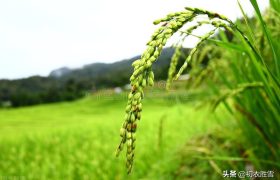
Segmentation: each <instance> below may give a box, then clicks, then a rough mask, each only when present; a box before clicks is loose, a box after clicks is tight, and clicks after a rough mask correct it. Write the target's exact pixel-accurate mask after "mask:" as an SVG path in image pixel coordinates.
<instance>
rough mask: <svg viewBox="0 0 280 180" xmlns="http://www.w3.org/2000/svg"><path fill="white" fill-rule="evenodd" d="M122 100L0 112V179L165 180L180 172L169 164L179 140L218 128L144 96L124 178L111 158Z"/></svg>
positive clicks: (190, 110)
mask: <svg viewBox="0 0 280 180" xmlns="http://www.w3.org/2000/svg"><path fill="white" fill-rule="evenodd" d="M125 97H126V94H120V95H106V94H105V95H104V94H103V95H92V96H88V97H87V98H84V99H82V100H79V101H76V102H71V103H57V104H50V105H40V106H33V107H24V108H18V109H2V110H0V129H1V130H0V179H1V178H2V179H3V178H6V179H7V178H13V177H16V178H24V179H97V178H98V179H169V178H171V177H170V174H172V172H173V171H175V170H176V169H178V168H179V166H180V162H177V161H174V160H172V161H171V159H172V158H173V157H175V156H176V154H177V153H179V149H180V148H181V147H183V145H184V144H185V143H186V141H189V140H191V139H192V137H194V136H197V135H203V134H204V133H205V132H206V131H208V130H210V129H213V128H215V127H217V126H218V124H219V123H218V122H217V121H216V119H217V117H216V116H215V115H213V114H211V113H210V112H209V111H208V110H206V109H200V110H199V111H196V110H195V109H194V102H193V101H192V102H187V103H186V102H185V103H180V100H179V99H177V100H175V99H170V98H163V97H158V98H155V96H153V98H149V95H148V96H147V97H146V99H145V100H144V102H143V103H144V104H145V108H144V110H143V119H142V120H141V121H142V122H141V124H140V125H139V128H138V130H139V131H138V137H137V139H138V141H137V146H138V147H139V148H137V149H136V157H135V166H134V170H133V173H132V174H131V175H127V174H126V170H125V164H124V158H125V153H122V155H121V157H120V158H115V156H114V152H115V149H116V146H117V144H118V140H119V136H118V134H119V125H120V123H121V122H122V119H121V118H119V117H122V116H123V114H124V112H123V108H124V107H125V103H126V98H125ZM223 119H226V118H223ZM171 162H172V163H171ZM190 168H191V167H190ZM166 172H170V173H166Z"/></svg>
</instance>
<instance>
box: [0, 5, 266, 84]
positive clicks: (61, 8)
mask: <svg viewBox="0 0 280 180" xmlns="http://www.w3.org/2000/svg"><path fill="white" fill-rule="evenodd" d="M241 2H242V5H243V8H244V9H245V11H246V12H248V14H249V15H252V14H253V9H252V7H251V6H250V3H249V0H241ZM258 2H259V6H260V7H261V9H265V7H267V6H268V0H259V1H258ZM186 6H188V7H199V8H204V9H207V10H211V11H215V12H218V13H221V14H224V15H226V16H227V17H229V18H230V19H232V20H234V19H236V17H241V16H242V14H241V12H240V10H239V7H238V5H237V1H236V0H141V1H136V0H134V1H133V0H117V1H116V0H79V1H77V0H76V1H74V0H44V1H43V0H24V1H23V0H0V79H3V78H6V79H17V78H24V77H28V76H32V75H41V76H47V75H48V74H49V73H50V71H52V70H54V69H57V68H60V67H64V66H67V67H70V68H77V67H81V66H83V65H85V64H90V63H94V62H104V63H110V62H114V61H119V60H123V59H127V58H131V57H133V56H135V55H139V54H141V53H142V52H143V51H144V50H145V44H146V43H147V41H148V40H149V38H150V36H151V34H152V33H153V31H154V30H155V29H156V27H157V26H154V25H153V23H152V22H153V21H154V20H156V19H158V18H161V17H164V16H165V15H166V14H168V13H170V12H176V11H180V10H183V9H184V7H186ZM194 43H195V41H194V40H192V39H191V40H189V41H188V42H187V43H186V44H185V45H186V46H188V47H191V46H193V45H194ZM168 45H170V43H169V44H168Z"/></svg>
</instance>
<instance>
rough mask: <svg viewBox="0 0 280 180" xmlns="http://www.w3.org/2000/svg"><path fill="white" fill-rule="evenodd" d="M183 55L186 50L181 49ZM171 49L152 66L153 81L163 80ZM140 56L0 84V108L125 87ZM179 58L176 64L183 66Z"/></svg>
mask: <svg viewBox="0 0 280 180" xmlns="http://www.w3.org/2000/svg"><path fill="white" fill-rule="evenodd" d="M182 51H185V52H186V53H187V51H188V50H187V49H182ZM173 53H174V49H173V48H166V49H164V50H163V52H162V54H161V56H160V57H159V60H158V61H157V62H156V63H155V64H154V66H153V69H154V72H155V78H156V80H160V79H166V77H167V72H168V67H169V63H170V59H171V57H172V55H173ZM139 58H140V56H136V57H134V58H131V59H128V60H123V61H119V62H115V63H111V64H105V63H94V64H90V65H86V66H84V67H82V68H80V69H68V68H61V69H57V70H54V71H52V72H51V73H50V75H49V76H48V77H41V76H33V77H29V78H25V79H18V80H0V106H12V107H19V106H26V105H34V104H42V103H51V102H59V101H71V100H75V99H77V98H80V97H83V96H84V95H85V94H86V93H88V92H93V91H95V90H98V89H102V88H112V87H117V86H120V87H121V86H124V85H126V84H128V83H129V77H130V75H131V73H132V70H133V69H132V67H131V64H132V62H133V61H134V60H136V59H139ZM183 58H184V57H182V58H181V61H180V64H182V62H183Z"/></svg>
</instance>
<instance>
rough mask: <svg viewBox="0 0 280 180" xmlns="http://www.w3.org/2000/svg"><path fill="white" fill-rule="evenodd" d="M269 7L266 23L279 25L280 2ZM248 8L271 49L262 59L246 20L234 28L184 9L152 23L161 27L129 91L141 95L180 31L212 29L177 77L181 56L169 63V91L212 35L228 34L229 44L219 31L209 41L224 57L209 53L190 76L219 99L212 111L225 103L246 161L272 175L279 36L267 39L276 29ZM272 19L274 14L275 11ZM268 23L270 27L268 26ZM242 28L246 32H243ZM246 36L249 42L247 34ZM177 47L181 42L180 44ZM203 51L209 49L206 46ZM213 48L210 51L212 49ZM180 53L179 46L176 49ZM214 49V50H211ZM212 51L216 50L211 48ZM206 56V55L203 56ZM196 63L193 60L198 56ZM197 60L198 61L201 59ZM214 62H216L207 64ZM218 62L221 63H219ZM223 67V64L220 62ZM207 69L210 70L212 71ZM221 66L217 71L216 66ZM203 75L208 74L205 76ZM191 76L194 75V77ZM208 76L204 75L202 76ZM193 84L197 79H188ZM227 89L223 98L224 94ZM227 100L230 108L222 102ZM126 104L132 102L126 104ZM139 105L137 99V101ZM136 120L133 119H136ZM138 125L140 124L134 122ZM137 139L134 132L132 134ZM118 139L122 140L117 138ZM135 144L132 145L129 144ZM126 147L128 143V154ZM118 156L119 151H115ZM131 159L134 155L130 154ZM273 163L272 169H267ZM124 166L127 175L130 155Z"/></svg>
mask: <svg viewBox="0 0 280 180" xmlns="http://www.w3.org/2000/svg"><path fill="white" fill-rule="evenodd" d="M271 3H272V6H273V7H274V8H275V7H276V8H275V9H276V15H275V16H273V17H270V19H271V18H272V19H273V18H274V19H273V20H272V22H278V21H279V12H277V7H279V4H280V2H276V1H271ZM251 4H252V6H253V7H254V9H255V12H256V16H257V20H256V22H258V23H259V24H258V27H259V28H257V29H256V30H258V31H261V32H262V33H263V37H262V38H263V39H262V40H261V41H263V42H264V43H266V44H267V45H268V46H269V49H266V50H267V51H266V52H265V55H266V56H263V53H262V52H261V50H260V49H261V48H260V44H258V43H257V42H260V41H259V40H258V39H257V38H256V37H254V34H253V33H252V32H254V30H253V29H252V28H251V27H250V26H249V23H248V20H247V17H245V20H244V21H243V23H244V22H245V23H246V24H245V25H244V24H238V22H237V23H233V22H232V21H231V20H230V19H228V18H226V17H225V16H223V15H220V14H217V13H213V12H210V11H207V10H203V9H198V8H189V7H187V8H185V9H186V10H185V11H182V12H177V13H171V14H169V15H167V16H166V17H165V18H162V19H159V20H156V21H155V22H154V23H155V24H161V26H160V27H159V28H158V29H157V30H156V31H155V32H154V34H153V35H152V38H151V40H150V41H149V42H148V43H147V49H146V51H145V52H144V53H143V55H142V56H141V59H140V60H137V61H136V62H135V64H134V66H135V69H134V72H133V74H132V76H131V78H130V80H131V85H132V90H131V96H133V95H135V94H137V93H141V95H142V97H144V95H143V88H145V86H146V83H143V79H144V80H145V79H147V78H149V76H148V74H150V71H151V66H152V64H153V62H155V61H156V59H157V57H158V56H159V54H160V53H161V50H162V48H163V46H164V45H165V43H166V41H167V40H168V39H169V38H170V37H171V36H172V35H173V34H174V33H176V32H178V31H180V32H181V33H185V34H186V35H190V34H192V31H193V30H195V29H198V28H200V27H201V26H202V25H204V24H210V25H212V27H213V29H212V30H210V31H209V32H207V33H206V34H205V35H203V36H201V37H198V36H196V37H198V38H199V41H198V43H197V44H196V46H195V47H194V48H193V49H192V50H191V51H190V53H189V55H188V57H187V58H186V59H185V63H184V64H183V65H182V66H181V68H180V69H179V71H178V73H177V75H176V76H175V77H174V73H175V71H176V66H177V64H176V58H177V57H179V56H180V53H179V51H178V50H177V51H175V54H174V56H173V59H172V61H171V65H170V70H169V79H168V85H167V86H168V87H170V83H171V82H172V80H173V79H178V78H179V76H180V75H181V74H182V73H183V71H184V70H185V69H186V68H187V66H188V64H189V63H190V62H191V60H192V59H193V58H194V57H195V53H196V52H197V51H198V49H199V48H200V47H201V46H202V44H204V43H205V42H206V41H207V40H209V39H210V40H211V37H212V36H213V35H214V34H215V31H216V30H217V29H224V30H225V31H226V32H230V33H231V34H232V35H233V39H232V40H231V41H229V40H228V38H227V36H226V35H225V34H224V33H223V32H222V31H221V32H220V34H219V35H220V39H219V40H211V41H212V42H214V43H215V44H217V45H220V46H221V47H223V48H226V49H227V51H226V52H224V50H223V52H221V53H218V56H217V54H216V52H217V51H214V52H215V54H214V53H213V51H212V52H211V51H208V50H207V51H208V52H209V53H207V55H209V56H211V57H210V58H209V64H208V65H207V67H206V68H201V67H203V66H195V65H201V60H198V62H197V63H193V65H194V66H193V67H192V69H191V74H192V75H193V74H203V76H204V77H203V78H201V76H200V78H199V82H200V83H201V82H203V81H204V82H205V81H207V83H208V87H209V88H210V89H211V90H212V91H213V93H214V94H216V96H217V100H215V101H214V107H217V105H218V104H220V103H222V102H223V103H224V104H225V106H226V107H227V109H228V111H229V112H230V113H232V116H233V117H234V118H235V119H236V120H237V121H238V123H239V125H240V128H241V129H242V130H243V131H242V132H243V136H242V137H243V138H244V142H245V143H246V144H245V145H244V148H245V149H246V151H250V153H249V154H248V156H249V160H250V161H251V163H252V164H253V165H254V168H256V169H268V170H269V169H273V170H279V167H280V164H279V162H280V151H279V142H280V133H279V131H278V129H279V128H280V119H279V117H280V81H279V69H280V67H279V53H280V46H279V42H277V40H279V38H280V36H279V33H276V34H275V33H271V29H270V28H269V27H268V26H269V25H271V27H273V26H277V28H276V29H280V27H279V23H278V24H277V25H276V24H275V23H273V24H268V25H267V24H266V22H265V21H264V18H263V16H262V15H261V13H260V10H259V7H258V4H257V1H256V0H251ZM240 8H241V11H242V12H243V15H244V16H245V13H244V11H243V9H242V6H241V5H240ZM274 13H275V11H274ZM202 15H203V16H207V17H208V19H207V20H206V21H202V22H199V23H197V25H195V26H191V27H187V28H186V30H181V29H184V27H185V26H184V25H185V24H188V23H190V22H193V21H194V20H195V19H196V18H198V17H200V16H202ZM268 23H269V22H268ZM244 27H245V29H246V30H242V29H243V28H244ZM245 32H248V33H249V38H248V37H247V35H246V33H245ZM194 36H195V35H194ZM179 42H180V40H179ZM206 47H208V46H207V45H206ZM210 47H211V46H210ZM178 48H180V46H179V47H178ZM210 49H212V48H210ZM214 49H216V48H214ZM204 54H205V53H204ZM196 57H197V56H196ZM200 59H201V58H200ZM213 60H215V61H214V62H211V61H213ZM218 60H219V61H218ZM223 61H224V62H223ZM210 63H211V65H210ZM221 64H222V66H223V68H222V69H221V68H220V67H219V66H221ZM205 69H207V71H205ZM193 71H194V73H192V72H193ZM205 72H206V73H205ZM208 72H212V74H211V76H209V77H210V78H209V77H206V76H205V75H207V73H208ZM192 79H197V77H195V76H192ZM225 88H227V89H228V90H226V91H225V92H224V89H225ZM228 98H231V99H232V101H231V102H230V103H229V102H227V101H226V100H227V99H228ZM128 103H130V101H129V102H128ZM139 103H141V99H140V100H139ZM130 107H131V108H128V111H127V113H132V114H133V113H134V114H135V113H136V114H137V113H139V112H137V111H135V110H134V109H135V108H134V107H133V106H130ZM136 114H135V115H136ZM137 119H138V120H140V118H137ZM125 123H128V124H129V123H133V124H136V120H135V118H131V116H129V117H128V118H126V119H125ZM128 127H129V126H127V125H126V124H125V125H124V126H123V127H122V128H123V131H124V132H127V133H129V132H130V130H129V129H128ZM133 133H135V131H133ZM121 136H122V134H121ZM125 143H126V138H125V136H122V141H121V145H123V144H125ZM133 143H135V142H134V141H133ZM129 148H130V145H129V143H128V151H129ZM118 150H119V151H120V150H121V148H119V149H118ZM132 154H133V156H134V150H133V151H132ZM274 160H276V162H278V163H277V166H275V164H273V165H272V164H271V163H267V161H269V162H272V161H274ZM127 163H128V164H129V166H127V167H128V173H129V172H130V171H131V166H132V163H133V159H131V158H130V153H129V152H128V153H127Z"/></svg>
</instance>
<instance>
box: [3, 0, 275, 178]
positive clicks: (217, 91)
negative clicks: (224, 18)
mask: <svg viewBox="0 0 280 180" xmlns="http://www.w3.org/2000/svg"><path fill="white" fill-rule="evenodd" d="M251 2H252V5H253V6H254V8H255V10H256V12H257V13H256V16H254V17H252V18H248V17H246V15H245V14H244V17H243V18H242V19H238V20H237V21H236V22H235V23H236V24H237V25H238V26H239V28H240V29H241V30H242V31H243V32H245V34H246V35H247V36H248V38H249V40H250V41H251V42H252V44H253V46H254V48H256V50H257V53H252V51H251V47H249V46H248V44H247V43H246V42H245V41H244V40H242V39H241V38H240V37H238V35H237V34H232V33H230V32H227V31H219V33H217V34H216V35H215V37H213V38H212V39H210V40H208V41H207V42H206V43H205V44H204V45H203V47H202V48H201V49H200V50H199V52H198V53H197V54H196V56H195V58H194V59H193V61H192V63H191V66H190V67H189V68H188V69H187V70H186V71H185V73H187V75H185V76H182V78H181V79H180V80H178V81H175V82H174V83H173V85H172V88H171V90H170V91H165V81H164V80H165V79H166V78H167V72H168V67H169V63H170V59H171V57H172V55H173V53H174V48H173V47H172V48H171V47H170V48H165V49H164V50H163V52H162V54H161V56H160V58H159V59H158V60H157V62H156V63H155V64H154V66H153V70H154V73H155V77H156V81H157V82H156V83H155V87H154V88H148V89H147V90H145V91H146V92H145V93H146V94H145V99H144V102H143V106H144V110H143V118H142V119H143V120H142V121H141V122H140V123H139V129H138V132H137V135H138V136H137V145H136V146H137V148H136V157H135V166H134V169H133V172H132V174H131V175H129V176H128V175H127V174H126V170H125V165H124V162H125V160H124V159H125V156H121V157H120V158H118V159H116V158H115V157H114V150H115V148H116V145H117V143H118V140H119V137H118V131H119V126H120V125H121V120H122V116H123V114H124V113H123V109H124V107H125V103H126V100H127V97H126V96H127V93H128V90H129V88H128V87H127V84H129V77H130V75H131V73H132V67H131V64H132V62H133V61H134V60H136V59H138V58H139V56H136V57H134V58H131V59H128V60H124V61H119V62H116V63H112V64H103V63H95V64H90V65H86V66H84V67H83V68H80V69H68V68H60V69H57V70H54V71H52V72H51V73H50V75H49V76H48V77H40V76H34V77H30V78H26V79H19V80H0V104H1V109H0V179H1V178H3V179H4V178H11V177H15V178H22V179H223V176H222V173H223V171H225V170H236V171H242V170H243V171H245V170H247V171H249V170H251V171H269V170H271V171H274V176H275V178H277V177H278V178H279V176H280V174H279V170H280V150H279V149H280V132H279V128H280V94H279V92H280V91H279V87H280V81H279V79H280V73H279V71H280V69H279V68H280V66H279V64H280V62H279V57H280V44H279V42H278V41H279V39H280V31H279V29H280V2H279V1H278V0H271V1H270V7H269V8H268V9H267V10H266V11H265V12H264V13H263V14H262V15H261V14H258V7H257V4H256V3H254V2H255V1H254V0H252V1H251ZM241 10H242V7H241ZM181 52H182V55H181V58H180V63H179V65H178V68H179V66H181V65H182V63H183V62H184V59H185V58H186V55H187V54H188V52H189V49H186V48H184V49H182V51H181ZM73 100H75V101H73ZM66 101H73V102H66ZM39 104H40V105H39ZM30 105H36V106H30ZM22 106H25V107H22ZM16 107H17V108H16Z"/></svg>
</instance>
